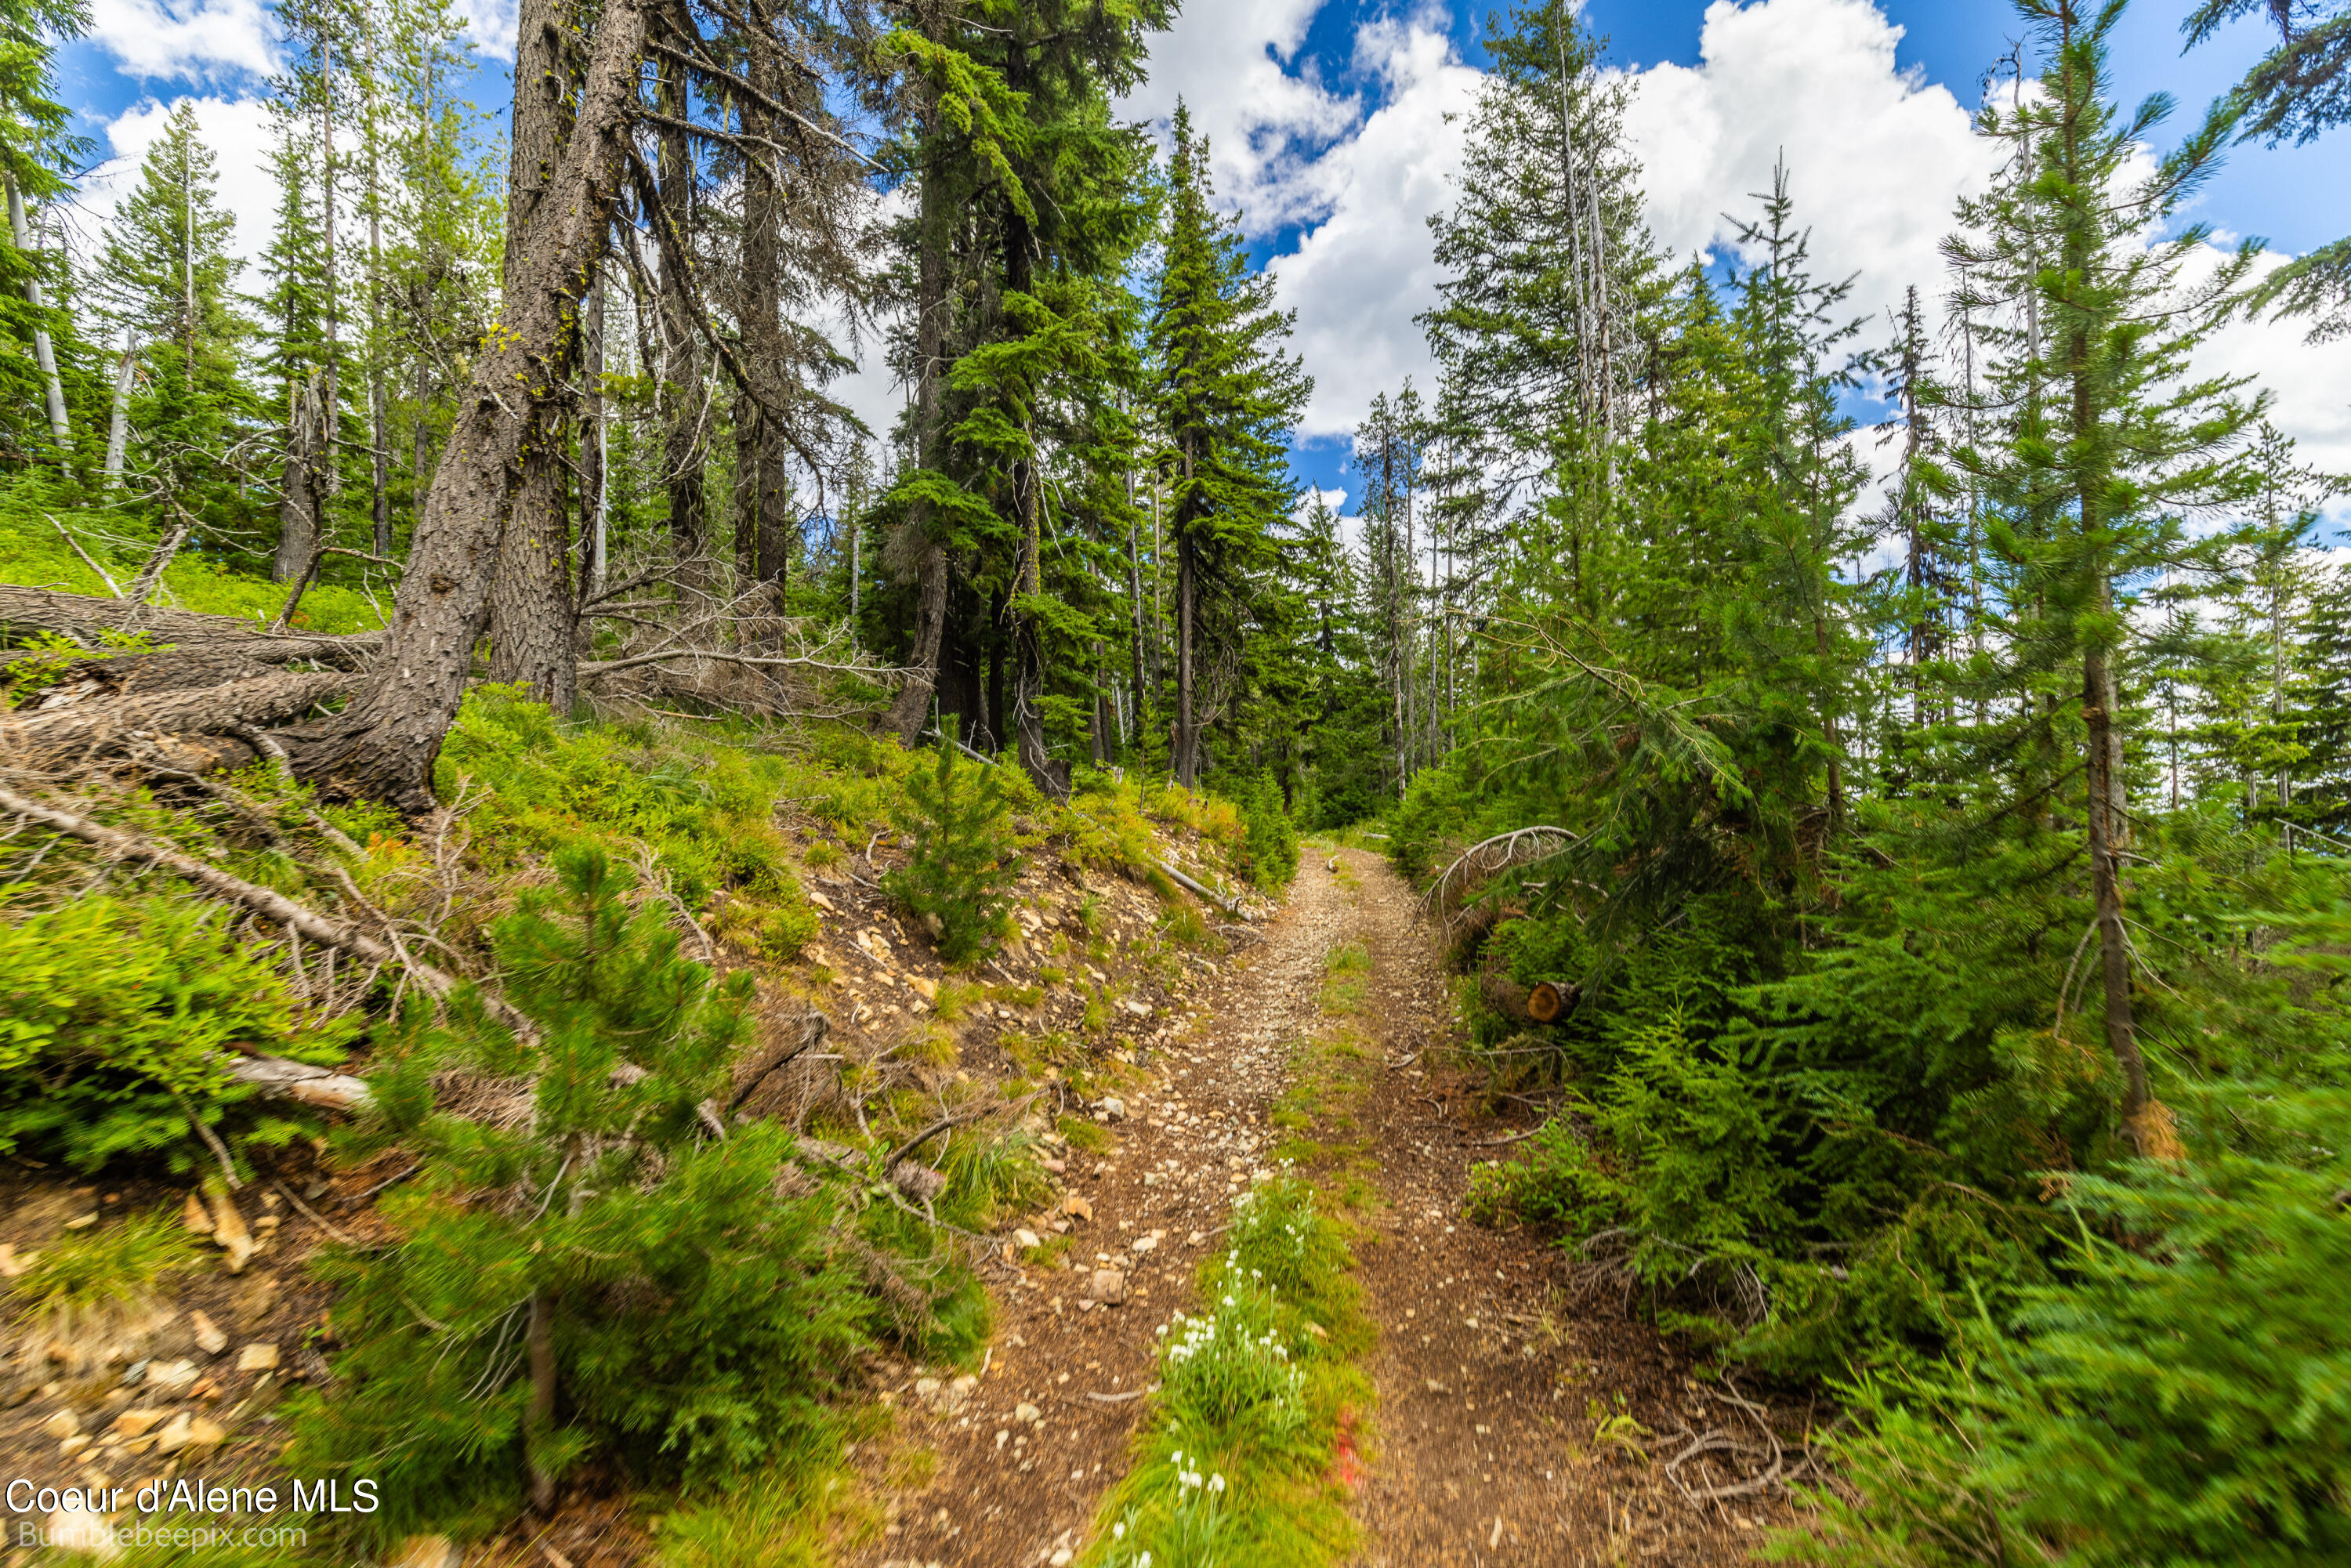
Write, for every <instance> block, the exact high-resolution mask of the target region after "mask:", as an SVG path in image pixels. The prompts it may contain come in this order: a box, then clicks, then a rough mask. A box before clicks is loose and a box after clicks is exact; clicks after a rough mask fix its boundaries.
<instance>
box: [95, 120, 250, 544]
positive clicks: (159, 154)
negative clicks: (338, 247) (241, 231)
mask: <svg viewBox="0 0 2351 1568" xmlns="http://www.w3.org/2000/svg"><path fill="white" fill-rule="evenodd" d="M234 232H235V218H234V217H232V216H231V215H230V214H228V213H226V212H225V211H223V210H222V209H221V206H220V199H219V190H218V178H217V175H216V173H215V172H214V155H213V152H212V149H210V148H209V147H207V146H205V145H204V141H203V139H202V137H201V136H200V135H199V134H198V133H197V130H196V118H195V110H194V108H193V104H192V102H191V101H190V100H186V99H183V100H182V101H181V102H180V103H178V104H176V105H174V106H173V108H172V111H171V113H170V114H169V115H167V116H166V117H165V118H164V121H163V128H162V134H161V135H160V136H158V137H157V138H156V139H155V141H154V144H153V145H152V146H151V147H150V148H148V150H147V156H146V158H145V160H144V161H143V162H141V165H140V170H139V183H138V184H137V185H136V187H134V188H133V189H132V191H131V193H130V194H129V195H128V196H126V197H125V198H124V199H123V201H122V203H121V204H120V206H118V207H117V208H116V209H115V214H114V218H113V221H112V223H111V224H110V225H109V226H108V228H107V233H106V238H105V242H104V245H103V246H102V247H101V249H100V251H99V258H98V268H97V277H96V279H95V281H94V285H93V293H94V295H95V296H96V299H97V302H98V304H99V309H100V311H101V319H102V320H103V321H104V322H105V323H106V325H107V327H108V328H109V329H110V335H112V334H113V333H115V332H120V331H124V330H127V331H129V332H130V333H131V336H132V338H133V339H134V340H136V342H137V343H138V344H139V352H140V355H141V359H142V360H143V361H144V362H145V365H146V375H145V376H144V378H143V379H142V381H141V383H140V386H139V389H138V392H137V394H136V395H135V396H134V397H133V398H132V400H131V427H132V428H133V429H135V430H137V431H138V432H139V434H140V442H139V444H138V446H137V447H136V448H135V449H134V450H133V452H132V453H131V464H130V472H131V475H132V476H133V478H134V480H135V482H136V484H137V486H138V487H139V488H140V489H141V490H142V491H144V492H146V493H147V494H149V495H151V496H152V497H155V498H156V499H157V500H159V501H160V502H162V505H163V506H164V507H165V508H167V510H170V511H173V512H177V513H183V514H185V515H187V516H189V517H194V518H196V519H197V520H200V521H204V522H206V523H209V524H212V525H214V526H215V527H223V528H226V527H228V526H231V525H235V524H238V523H242V522H243V521H244V520H245V517H246V513H247V511H248V509H249V503H248V502H247V500H246V491H245V483H244V481H245V477H246V476H245V474H244V472H243V470H242V468H241V466H240V465H239V463H238V460H237V454H238V449H239V447H240V444H241V443H242V442H243V441H244V439H245V437H246V435H247V434H250V433H251V432H252V431H253V429H254V428H255V425H256V420H257V418H258V416H259V413H260V409H259V407H258V405H257V403H256V399H255V397H254V395H253V392H252V390H251V388H250V386H249V385H248V384H247V383H246V379H245V371H246V360H245V355H246V346H247V344H248V343H250V341H251V340H252V339H253V337H254V328H253V323H252V322H251V321H250V320H249V319H247V318H246V316H245V314H244V311H243V308H242V305H241V301H240V300H239V298H238V297H237V295H236V293H235V280H236V277H237V274H238V273H239V272H240V271H241V270H242V269H243V266H244V264H243V263H241V262H239V261H237V260H236V259H235V257H234V256H230V255H229V251H228V246H229V240H230V237H231V235H233V233H234Z"/></svg>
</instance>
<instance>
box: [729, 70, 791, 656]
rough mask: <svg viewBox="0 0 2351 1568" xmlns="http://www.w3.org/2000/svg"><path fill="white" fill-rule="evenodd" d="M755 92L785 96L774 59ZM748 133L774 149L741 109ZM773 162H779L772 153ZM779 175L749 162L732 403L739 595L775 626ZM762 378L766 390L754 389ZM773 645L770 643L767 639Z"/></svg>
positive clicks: (780, 606) (783, 531)
mask: <svg viewBox="0 0 2351 1568" xmlns="http://www.w3.org/2000/svg"><path fill="white" fill-rule="evenodd" d="M750 73H751V84H752V85H753V86H754V87H756V88H758V89H760V90H761V91H763V92H766V93H768V94H770V95H774V96H780V93H779V90H778V89H780V88H781V86H782V84H781V83H780V82H778V80H777V79H776V76H777V69H776V62H775V59H774V57H773V55H772V54H771V53H770V52H769V51H768V50H765V49H761V50H758V51H757V52H756V53H755V54H754V56H753V58H752V60H751V62H750ZM743 129H744V133H745V134H746V135H747V136H748V137H751V138H753V139H755V140H756V141H762V142H765V143H767V144H768V146H769V147H770V148H772V147H773V146H774V145H775V142H776V136H775V129H776V128H775V126H774V124H773V122H772V119H771V117H770V116H769V115H768V111H767V110H765V109H763V108H761V107H760V106H759V105H758V104H753V103H747V104H745V105H744V107H743ZM768 156H770V157H772V156H776V154H775V153H773V152H770V153H769V154H768ZM781 215H782V214H780V213H779V212H778V192H777V189H776V180H775V172H774V171H773V170H772V169H771V168H770V167H769V166H768V163H767V162H766V160H765V159H764V158H763V159H759V160H747V161H746V162H745V164H744V168H743V256H742V274H741V279H740V302H739V304H738V305H737V312H736V315H737V321H738V322H739V323H740V324H741V329H742V333H743V347H744V350H745V352H744V353H742V354H741V355H739V356H738V357H737V362H738V363H739V364H740V365H741V366H742V369H743V371H744V373H745V376H746V382H745V384H743V385H741V386H739V387H737V389H736V400H735V515H736V524H735V527H736V533H737V538H736V551H735V553H736V557H737V561H738V562H739V570H740V572H741V575H742V579H743V582H742V585H741V586H742V588H744V589H748V588H749V587H751V586H752V585H753V584H758V585H761V586H762V587H764V588H766V589H767V591H766V592H765V593H763V594H762V595H761V598H760V601H759V604H758V611H757V614H758V617H759V618H760V619H761V620H762V621H767V622H768V623H769V624H770V625H772V624H773V622H772V620H770V618H772V617H780V616H781V615H782V614H783V611H784V582H785V579H786V577H787V575H788V573H789V571H790V570H791V562H790V543H791V529H790V526H789V518H788V517H787V516H786V512H787V509H788V507H789V500H790V497H789V495H788V493H787V489H786V486H787V485H788V484H789V477H790V466H789V463H790V458H789V448H788V447H787V445H786V443H785V439H784V435H785V433H784V430H783V427H782V423H781V420H780V418H779V416H778V412H777V410H776V408H775V407H774V406H773V404H774V403H775V402H776V398H775V395H774V394H775V389H776V387H777V385H778V382H780V381H781V379H782V374H781V372H782V366H783V362H784V344H783V342H782V336H781V328H780V326H779V324H778V323H779V320H780V316H781V312H782V309H783V298H782V285H783V263H782V258H781V255H780V253H779V249H778V235H777V225H778V220H779V218H780V217H781ZM762 378H764V380H765V382H766V384H765V385H755V384H751V383H752V382H755V381H758V380H760V379H762ZM769 640H771V641H772V640H773V639H769Z"/></svg>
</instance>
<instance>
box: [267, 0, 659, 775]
mask: <svg viewBox="0 0 2351 1568" xmlns="http://www.w3.org/2000/svg"><path fill="white" fill-rule="evenodd" d="M643 43H644V15H643V11H642V10H641V9H640V8H639V6H638V5H636V4H634V3H633V0H610V3H608V4H607V5H605V6H604V8H603V10H602V13H601V17H600V19H599V21H598V24H597V31H596V37H595V42H594V45H593V47H592V50H591V53H590V63H589V68H588V76H587V82H586V85H585V87H584V89H582V91H581V93H580V101H579V110H578V112H577V114H576V116H575V119H574V122H573V125H574V129H573V132H572V135H571V137H570V138H569V141H566V143H565V144H564V147H563V151H562V153H561V155H560V156H559V158H558V159H557V161H556V168H555V173H554V176H553V179H552V180H551V182H550V183H549V190H548V193H547V195H546V196H545V197H544V198H543V199H542V200H541V201H540V203H539V204H538V209H537V211H536V212H535V213H534V214H533V215H532V220H531V224H530V226H529V228H528V231H527V232H526V233H524V234H522V235H510V236H509V237H508V239H507V244H508V246H510V247H514V248H516V249H517V250H519V252H520V253H521V255H522V257H523V262H522V265H521V267H520V268H519V271H518V287H514V288H512V289H509V290H508V291H507V293H506V295H505V297H504V298H503V299H502V300H501V301H500V305H499V310H498V326H497V329H496V332H495V333H494V334H492V336H491V337H490V339H489V340H488V341H487V342H486V343H485V345H484V347H483V350H482V352H481V353H480V354H479V356H478V357H477V358H476V359H475V362H474V367H473V373H472V376H471V378H470V381H469V383H468V386H467V388H466V392H465V397H464V399H463V401H462V402H461V403H460V405H459V407H458V410H457V417H456V420H455V424H454V426H453V428H452V429H451V432H450V436H449V442H448V445H447V446H446V448H445V449H444V452H443V453H442V456H441V463H440V466H439V468H438V469H436V470H435V472H434V476H433V486H432V488H431V489H430V490H429V491H427V492H426V494H425V497H424V504H423V507H422V508H421V510H420V513H419V516H418V518H417V525H416V535H415V541H414V544H413V547H412V549H411V551H410V554H409V560H408V569H407V570H406V571H405V572H403V573H402V577H401V580H400V589H399V593H398V596H397V598H396V600H395V601H394V605H393V610H392V624H391V626H390V627H389V628H388V629H387V631H386V632H385V648H384V651H383V655H382V657H381V660H380V662H379V663H378V664H376V666H375V668H374V670H373V671H372V672H371V675H370V677H369V680H368V683H367V685H365V686H364V687H363V688H362V689H361V690H360V693H359V695H357V696H356V697H355V698H353V699H352V702H351V705H350V708H348V709H347V710H346V711H345V712H344V713H343V714H342V715H341V716H340V717H339V718H337V719H336V720H335V721H334V722H332V723H330V724H324V725H319V726H316V727H311V728H310V729H309V730H308V732H307V733H300V734H298V735H297V736H293V737H288V738H289V739H294V740H296V741H297V742H298V744H297V745H295V746H292V747H289V749H290V750H292V751H293V753H294V758H295V766H296V768H297V770H298V771H299V772H301V773H303V774H304V775H306V776H307V777H309V778H311V779H315V780H317V781H318V782H319V784H320V785H321V786H323V787H324V788H325V789H326V790H327V792H328V793H329V795H336V796H344V797H351V796H367V797H373V798H376V799H380V800H389V801H392V803H394V804H395V805H397V806H399V807H401V808H402V809H403V810H411V811H423V810H429V809H430V808H431V805H432V792H431V791H432V780H433V765H434V760H435V759H436V758H438V757H439V756H440V753H441V742H442V738H443V737H444V736H445V735H446V734H447V733H448V729H449V725H450V723H451V721H452V720H454V719H455V717H456V714H457V706H458V704H459V702H460V700H461V699H462V698H463V696H464V695H465V676H466V674H467V672H468V670H469V669H470V667H471V665H472V662H473V655H474V644H475V642H476V641H478V640H479V638H480V636H481V634H482V632H483V630H484V628H485V626H486V622H487V621H488V617H489V600H490V582H491V578H492V575H493V573H494V571H495V570H496V560H497V559H498V552H499V548H500V545H501V542H502V541H503V538H504V537H505V533H506V528H507V519H508V518H509V517H510V516H511V515H512V513H513V509H514V500H515V496H516V493H517V491H518V490H519V489H520V488H521V487H522V482H523V475H524V458H525V456H526V455H527V454H528V453H529V452H530V451H531V450H532V448H533V446H534V445H535V444H538V443H541V442H545V441H547V440H549V439H550V436H551V432H550V428H549V426H550V424H551V423H552V420H553V418H554V416H555V414H556V413H557V411H558V409H559V404H560V402H561V399H562V397H563V396H564V392H563V389H564V386H565V383H566V382H567V381H568V380H569V374H570V372H571V371H572V370H573V369H574V368H575V366H576V363H577V360H578V355H579V336H580V334H579V324H580V297H581V295H582V294H583V293H585V291H586V290H587V288H588V287H589V284H590V281H591V279H592V277H593V276H594V270H595V265H596V262H597V260H598V259H599V258H600V257H601V255H602V253H603V248H604V245H605V239H606V235H607V233H608V230H609V227H610V225H611V213H612V193H613V187H614V183H615V180H616V178H617V175H618V172H619V170H620V167H621V160H622V145H621V143H622V136H623V134H624V131H625V128H626V125H627V116H628V111H629V110H630V108H631V106H632V104H633V102H634V100H635V98H636V93H637V59H638V57H639V55H640V54H641V53H642V52H643Z"/></svg>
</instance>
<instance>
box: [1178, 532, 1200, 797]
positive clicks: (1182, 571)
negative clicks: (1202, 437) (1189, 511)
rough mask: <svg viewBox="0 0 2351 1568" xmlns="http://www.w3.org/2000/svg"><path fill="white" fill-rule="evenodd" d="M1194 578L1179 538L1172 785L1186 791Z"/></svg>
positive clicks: (1195, 733)
mask: <svg viewBox="0 0 2351 1568" xmlns="http://www.w3.org/2000/svg"><path fill="white" fill-rule="evenodd" d="M1198 577H1199V571H1198V569H1197V568H1196V566H1195V565H1194V563H1193V560H1192V539H1191V536H1190V535H1188V534H1184V535H1179V536H1177V538H1176V540H1175V782H1176V783H1178V784H1181V785H1182V786H1183V787H1184V788H1185V789H1196V788H1198V787H1199V782H1200V730H1199V726H1198V725H1197V723H1196V721H1195V719H1194V716H1193V711H1192V705H1193V697H1194V693H1193V680H1192V622H1193V601H1194V599H1195V598H1196V596H1197V580H1198Z"/></svg>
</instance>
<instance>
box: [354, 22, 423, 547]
mask: <svg viewBox="0 0 2351 1568" xmlns="http://www.w3.org/2000/svg"><path fill="white" fill-rule="evenodd" d="M367 79H368V118H367V141H368V148H367V186H368V464H369V469H368V472H369V479H370V486H371V487H370V491H369V495H368V517H369V519H370V520H371V522H373V523H374V525H375V529H374V531H375V553H376V554H378V555H380V556H383V557H385V558H386V559H389V558H390V557H391V555H392V467H391V455H390V454H389V453H388V452H386V451H385V450H384V442H385V441H386V440H387V439H388V438H389V437H390V435H391V431H390V430H389V429H387V428H386V426H387V424H388V423H389V418H388V413H387V410H388V408H389V406H390V405H389V400H388V399H387V397H386V394H385V392H384V384H383V357H384V356H383V350H384V338H383V189H382V183H381V173H380V171H379V169H378V167H377V162H376V140H377V124H376V116H375V85H374V84H375V72H374V70H373V69H372V68H371V69H370V70H369V72H368V78H367ZM418 413H420V414H422V413H423V411H422V410H419V411H418Z"/></svg>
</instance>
